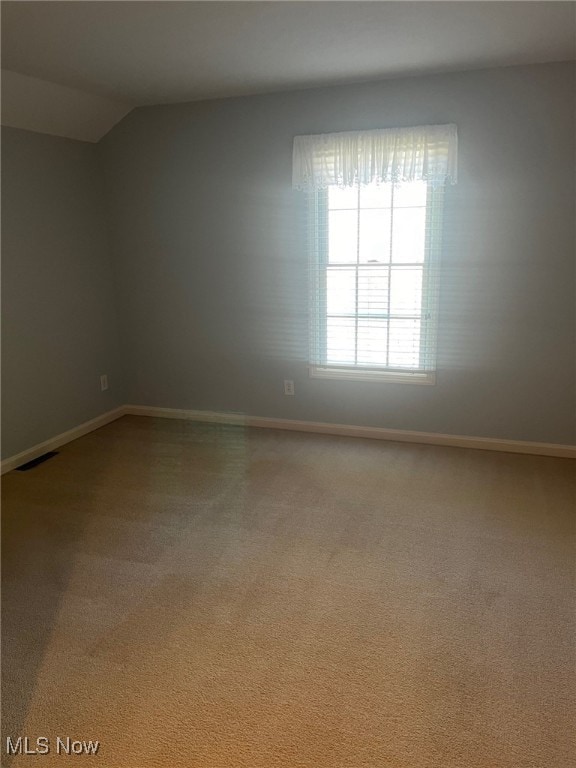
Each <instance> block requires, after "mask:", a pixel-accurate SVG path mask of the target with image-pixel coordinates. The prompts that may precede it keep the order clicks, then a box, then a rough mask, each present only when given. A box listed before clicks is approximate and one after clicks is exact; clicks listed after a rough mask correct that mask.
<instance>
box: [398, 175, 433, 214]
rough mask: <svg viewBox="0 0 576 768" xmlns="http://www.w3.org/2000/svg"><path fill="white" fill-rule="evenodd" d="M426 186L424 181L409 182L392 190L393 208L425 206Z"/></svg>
mask: <svg viewBox="0 0 576 768" xmlns="http://www.w3.org/2000/svg"><path fill="white" fill-rule="evenodd" d="M427 194H428V185H427V184H426V182H425V181H410V182H405V183H404V184H397V185H396V187H395V188H394V207H395V208H396V207H398V208H401V207H405V206H413V205H420V206H425V205H426V197H427Z"/></svg>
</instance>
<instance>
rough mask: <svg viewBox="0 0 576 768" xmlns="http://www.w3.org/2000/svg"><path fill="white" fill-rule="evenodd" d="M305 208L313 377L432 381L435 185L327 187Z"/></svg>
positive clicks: (438, 201) (438, 206) (438, 205)
mask: <svg viewBox="0 0 576 768" xmlns="http://www.w3.org/2000/svg"><path fill="white" fill-rule="evenodd" d="M309 206H310V211H309V215H310V240H311V242H310V250H311V264H310V315H311V327H310V339H311V350H310V362H311V367H310V373H311V375H312V376H315V377H329V378H354V379H359V378H360V379H387V380H391V381H399V382H406V381H411V382H414V383H422V384H424V383H428V384H431V383H434V370H435V335H436V334H435V325H436V295H437V291H436V282H437V281H436V276H437V269H436V265H437V263H438V247H439V239H440V229H441V227H440V225H441V212H442V190H441V189H437V190H434V189H433V187H432V186H431V185H430V184H428V183H427V182H425V181H414V182H407V183H403V184H394V183H384V184H375V183H373V184H368V185H359V184H356V185H354V186H352V187H345V188H339V187H337V186H335V185H330V186H328V188H327V189H325V190H319V191H313V192H310V193H309Z"/></svg>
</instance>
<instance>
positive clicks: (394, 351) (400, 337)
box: [389, 320, 420, 368]
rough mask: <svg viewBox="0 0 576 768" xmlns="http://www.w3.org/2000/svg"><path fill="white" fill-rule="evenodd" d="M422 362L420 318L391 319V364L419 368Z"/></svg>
mask: <svg viewBox="0 0 576 768" xmlns="http://www.w3.org/2000/svg"><path fill="white" fill-rule="evenodd" d="M419 364H420V320H390V353H389V365H390V366H391V367H394V368H418V367H419Z"/></svg>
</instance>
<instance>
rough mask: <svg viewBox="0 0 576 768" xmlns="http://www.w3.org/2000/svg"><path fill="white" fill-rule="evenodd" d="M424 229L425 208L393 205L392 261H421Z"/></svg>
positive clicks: (422, 257)
mask: <svg viewBox="0 0 576 768" xmlns="http://www.w3.org/2000/svg"><path fill="white" fill-rule="evenodd" d="M425 230H426V209H425V208H398V209H397V208H396V207H394V225H393V231H392V261H393V262H394V263H396V264H397V263H399V262H419V263H421V262H423V261H424V243H425Z"/></svg>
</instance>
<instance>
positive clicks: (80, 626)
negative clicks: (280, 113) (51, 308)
mask: <svg viewBox="0 0 576 768" xmlns="http://www.w3.org/2000/svg"><path fill="white" fill-rule="evenodd" d="M2 511H3V528H4V531H3V571H4V582H3V602H4V606H3V610H4V622H3V641H4V642H3V667H4V696H3V706H4V719H3V730H4V740H3V745H2V752H3V753H4V757H3V760H4V762H3V764H4V765H10V766H11V768H12V767H14V768H15V767H16V766H18V768H20V767H21V766H32V765H34V766H42V767H46V768H48V766H56V765H57V766H100V768H117V767H118V768H119V767H120V766H122V768H152V767H156V766H162V767H164V766H166V767H167V768H179V767H180V766H187V767H189V768H197V767H202V768H225V767H226V768H232V767H233V768H275V767H276V766H282V767H284V766H285V767H286V768H300V767H302V768H368V767H369V768H568V767H569V766H575V765H576V744H575V742H574V727H573V725H574V716H575V711H574V699H575V696H574V694H575V679H574V672H575V668H574V662H575V655H574V639H575V635H574V630H575V616H574V584H573V576H574V463H573V462H571V461H570V460H566V459H553V458H545V457H533V456H521V455H511V454H503V453H490V452H483V451H473V450H463V449H455V448H440V447H434V446H417V445H407V444H394V443H385V442H379V441H370V440H356V439H350V438H336V437H328V436H315V435H306V434H298V433H290V432H280V431H268V430H255V429H252V430H244V429H242V428H239V427H223V426H217V425H206V424H193V423H190V422H179V421H171V420H162V419H147V418H138V417H125V418H123V419H121V420H120V421H117V422H115V423H114V424H111V425H109V426H107V427H104V428H103V429H100V430H98V431H97V432H94V433H92V434H90V435H88V436H86V437H84V438H82V439H80V440H77V441H76V442H74V443H71V444H69V445H67V446H65V447H63V448H62V449H61V453H60V455H59V456H57V457H56V458H53V459H51V460H50V461H48V462H47V463H45V464H43V465H41V466H39V467H37V468H36V469H34V470H32V471H29V472H12V473H10V474H9V475H7V476H5V478H4V483H3V510H2ZM8 735H11V736H12V737H14V738H15V737H16V736H18V735H28V736H30V737H32V738H33V739H35V738H36V737H37V736H47V737H49V738H51V740H52V751H51V753H50V754H48V755H45V756H42V757H30V756H27V757H26V756H19V757H15V758H12V759H11V760H10V759H7V758H6V757H5V750H6V741H5V739H6V736H8ZM57 736H60V737H62V738H64V737H66V736H70V737H71V738H73V739H76V740H88V739H92V740H98V741H99V742H100V745H101V746H100V749H99V753H98V755H97V756H92V757H89V756H86V755H84V756H81V757H73V756H65V755H60V756H58V755H57V754H56V753H55V749H56V737H57Z"/></svg>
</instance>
